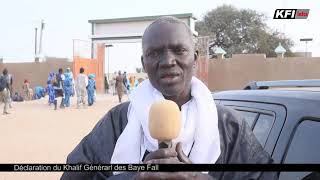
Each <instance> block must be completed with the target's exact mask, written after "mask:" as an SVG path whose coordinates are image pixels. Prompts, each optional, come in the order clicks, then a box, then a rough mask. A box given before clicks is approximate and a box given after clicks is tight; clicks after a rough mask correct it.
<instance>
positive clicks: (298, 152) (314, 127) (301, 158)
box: [280, 120, 320, 180]
mask: <svg viewBox="0 0 320 180" xmlns="http://www.w3.org/2000/svg"><path fill="white" fill-rule="evenodd" d="M319 136H320V121H311V120H305V121H302V122H301V123H300V124H299V126H298V128H297V129H296V131H295V134H294V136H293V138H292V141H291V144H290V146H289V148H288V151H287V155H286V157H285V159H284V162H283V163H295V164H299V163H300V164H304V163H308V164H314V163H317V164H319V163H320V155H319V152H320V141H317V140H316V138H318V137H319ZM310 173H311V172H282V173H281V174H280V179H281V180H284V179H302V178H303V177H305V176H306V175H308V174H310Z"/></svg>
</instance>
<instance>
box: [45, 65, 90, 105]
mask: <svg viewBox="0 0 320 180" xmlns="http://www.w3.org/2000/svg"><path fill="white" fill-rule="evenodd" d="M94 78H95V75H94V74H89V75H88V76H87V75H86V74H85V69H84V68H80V73H79V75H78V76H77V78H76V80H75V79H74V78H73V74H72V72H71V70H70V68H67V69H66V72H65V73H63V69H62V68H60V69H59V71H58V73H53V72H52V73H50V74H49V77H48V81H47V92H48V95H49V105H51V104H54V109H55V110H56V109H57V107H58V98H61V101H60V105H59V107H60V108H66V107H70V97H73V96H75V95H76V96H77V108H80V106H81V105H83V106H85V105H86V104H87V103H86V99H85V98H86V96H88V99H87V102H88V105H89V106H92V105H93V103H94V101H95V94H96V82H95V80H94Z"/></svg>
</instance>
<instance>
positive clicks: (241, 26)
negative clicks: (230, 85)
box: [196, 5, 293, 57]
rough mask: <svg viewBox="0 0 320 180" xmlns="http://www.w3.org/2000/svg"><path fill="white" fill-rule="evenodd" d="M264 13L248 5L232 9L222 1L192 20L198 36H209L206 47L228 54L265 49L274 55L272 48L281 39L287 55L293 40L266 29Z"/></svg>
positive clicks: (268, 54) (262, 51) (267, 52)
mask: <svg viewBox="0 0 320 180" xmlns="http://www.w3.org/2000/svg"><path fill="white" fill-rule="evenodd" d="M265 20H266V16H265V15H264V14H261V13H258V12H257V11H254V10H250V9H236V8H235V7H233V6H230V5H223V6H220V7H217V8H216V9H213V10H211V11H209V12H208V13H207V14H206V15H205V16H204V18H203V19H202V20H201V21H198V22H197V23H196V30H197V31H198V32H199V35H200V36H210V37H211V39H212V42H211V43H210V47H217V46H219V47H221V48H223V49H224V50H225V51H226V52H227V55H226V56H227V57H228V56H229V57H230V55H231V54H239V53H265V54H266V55H267V57H275V56H276V54H275V52H274V49H275V48H276V47H277V46H278V44H279V42H281V44H282V46H283V47H284V48H285V49H286V50H287V53H286V55H288V56H290V54H292V52H291V51H290V48H291V47H292V46H293V41H292V40H290V39H289V38H286V37H285V36H284V34H281V33H279V32H277V31H272V30H270V29H269V28H268V27H267V25H266V23H265Z"/></svg>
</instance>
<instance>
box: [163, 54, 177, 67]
mask: <svg viewBox="0 0 320 180" xmlns="http://www.w3.org/2000/svg"><path fill="white" fill-rule="evenodd" d="M176 60H177V59H176V56H175V55H174V53H173V52H172V51H171V50H166V51H164V52H163V55H162V56H161V60H160V63H159V65H160V66H162V67H164V66H169V67H171V66H174V65H175V64H176Z"/></svg>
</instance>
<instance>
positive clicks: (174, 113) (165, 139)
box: [149, 100, 181, 149]
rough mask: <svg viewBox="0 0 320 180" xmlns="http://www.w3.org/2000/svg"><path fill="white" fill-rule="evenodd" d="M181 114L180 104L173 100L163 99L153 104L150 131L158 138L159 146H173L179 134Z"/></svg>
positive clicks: (152, 135)
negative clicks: (173, 141)
mask: <svg viewBox="0 0 320 180" xmlns="http://www.w3.org/2000/svg"><path fill="white" fill-rule="evenodd" d="M180 129H181V114H180V110H179V107H178V105H177V104H176V103H175V102H174V101H171V100H161V101H158V102H155V103H154V104H152V106H151V108H150V111H149V132H150V135H151V137H152V138H154V139H157V140H158V143H159V148H160V149H162V148H171V147H172V141H171V140H172V139H175V138H177V137H178V136H179V133H180Z"/></svg>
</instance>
